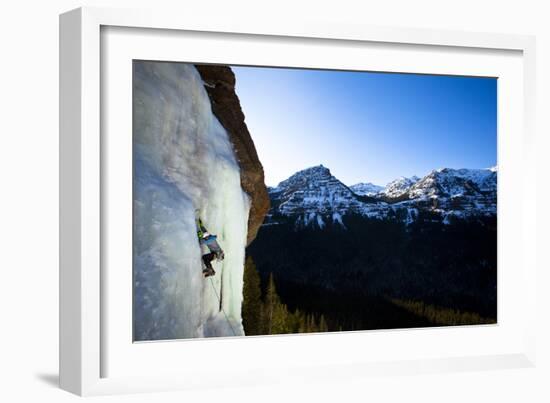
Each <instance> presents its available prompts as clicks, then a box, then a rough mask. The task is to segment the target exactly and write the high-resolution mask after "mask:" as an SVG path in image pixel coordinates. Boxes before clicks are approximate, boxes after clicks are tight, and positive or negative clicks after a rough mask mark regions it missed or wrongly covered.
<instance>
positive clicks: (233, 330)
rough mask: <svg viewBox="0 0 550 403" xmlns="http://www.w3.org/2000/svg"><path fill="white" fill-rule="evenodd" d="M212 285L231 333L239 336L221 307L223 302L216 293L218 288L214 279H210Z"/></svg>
mask: <svg viewBox="0 0 550 403" xmlns="http://www.w3.org/2000/svg"><path fill="white" fill-rule="evenodd" d="M210 284H212V289H213V290H214V294H216V298H217V299H218V303H219V304H220V308H221V311H222V312H223V316H225V320H226V321H227V324H228V325H229V327H230V328H231V331H232V332H233V336H237V332H235V329H234V328H233V325H232V324H231V321H230V320H229V318H228V317H227V314H226V313H225V309H223V307H222V305H221V303H222V302H221V299H220V296H219V295H218V291H216V286H215V285H214V281H212V277H210Z"/></svg>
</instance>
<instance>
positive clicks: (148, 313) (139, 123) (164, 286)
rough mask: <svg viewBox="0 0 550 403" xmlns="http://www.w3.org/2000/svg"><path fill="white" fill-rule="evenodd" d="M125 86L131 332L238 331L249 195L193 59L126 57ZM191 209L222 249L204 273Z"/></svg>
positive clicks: (159, 335) (158, 335) (171, 335)
mask: <svg viewBox="0 0 550 403" xmlns="http://www.w3.org/2000/svg"><path fill="white" fill-rule="evenodd" d="M133 83H134V84H133V85H134V88H133V90H134V97H133V107H134V117H133V130H134V140H133V141H134V150H133V156H134V199H133V200H134V201H133V203H134V227H133V228H134V229H133V236H134V244H133V259H134V268H133V270H134V308H133V309H134V338H135V340H136V341H139V340H161V339H180V338H191V337H209V336H232V335H233V332H234V331H235V332H236V333H237V334H238V335H242V334H243V328H242V323H241V322H242V321H241V303H242V284H243V265H244V254H245V245H246V234H247V221H248V212H249V199H248V196H247V195H246V194H245V193H244V192H243V190H242V189H241V184H240V173H239V165H238V163H237V161H236V159H235V155H234V151H233V148H232V145H231V142H230V141H229V138H228V134H227V132H226V131H225V129H224V128H223V126H222V125H221V124H220V123H219V121H218V120H217V119H216V117H215V116H214V115H213V113H212V110H211V106H210V99H209V97H208V94H207V93H206V91H205V89H204V86H203V82H202V80H201V78H200V75H199V74H198V72H197V70H196V69H195V67H194V66H193V65H191V64H184V63H165V62H147V61H136V62H134V81H133ZM195 209H199V210H200V215H201V218H202V220H203V222H204V224H205V226H206V228H207V229H208V230H209V231H210V232H211V233H213V234H216V235H218V242H219V243H220V245H221V247H222V248H223V249H224V251H225V259H224V261H222V262H214V263H213V265H214V269H215V270H216V275H215V276H214V277H210V278H207V279H205V278H203V276H202V263H201V252H200V247H199V243H198V241H197V235H196V228H195ZM210 279H212V281H213V285H214V287H213V286H212V284H211V282H210ZM214 288H215V290H216V292H217V293H218V295H219V294H220V291H221V290H223V299H222V302H223V311H225V313H226V314H227V316H228V318H229V321H230V324H231V326H230V324H229V323H228V321H227V320H226V317H225V315H224V313H223V312H222V311H220V310H219V301H218V298H217V295H216V293H215V291H214Z"/></svg>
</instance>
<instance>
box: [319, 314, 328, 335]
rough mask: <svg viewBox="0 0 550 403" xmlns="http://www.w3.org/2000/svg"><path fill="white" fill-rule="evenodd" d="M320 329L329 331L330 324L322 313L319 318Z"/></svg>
mask: <svg viewBox="0 0 550 403" xmlns="http://www.w3.org/2000/svg"><path fill="white" fill-rule="evenodd" d="M319 331H320V332H328V325H327V322H326V321H325V316H324V315H321V319H319Z"/></svg>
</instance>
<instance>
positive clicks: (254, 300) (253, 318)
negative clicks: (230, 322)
mask: <svg viewBox="0 0 550 403" xmlns="http://www.w3.org/2000/svg"><path fill="white" fill-rule="evenodd" d="M261 297H262V290H261V287H260V276H259V274H258V270H256V265H255V264H254V261H253V260H252V257H250V256H249V257H247V258H246V262H245V265H244V278H243V305H242V318H243V327H244V331H245V334H246V335H259V334H263V330H264V329H263V326H262V316H263V315H262V308H263V307H262V299H261Z"/></svg>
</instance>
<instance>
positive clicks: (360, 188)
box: [349, 182, 384, 196]
mask: <svg viewBox="0 0 550 403" xmlns="http://www.w3.org/2000/svg"><path fill="white" fill-rule="evenodd" d="M349 188H350V189H351V190H353V192H354V193H355V194H358V195H360V196H374V195H376V194H377V193H380V192H381V191H382V190H384V186H378V185H375V184H373V183H370V182H368V183H357V184H356V185H353V186H350V187H349Z"/></svg>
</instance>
